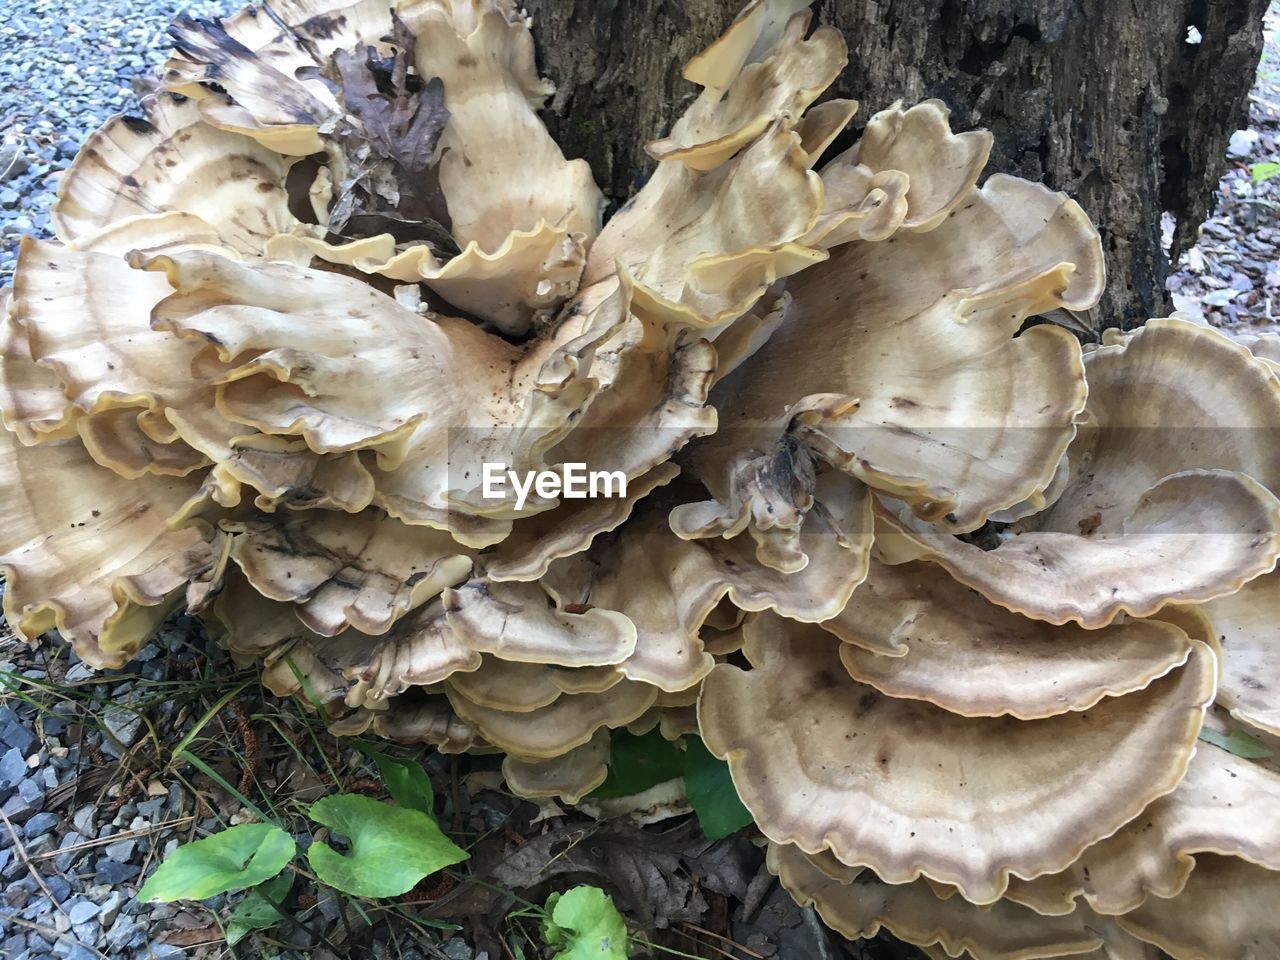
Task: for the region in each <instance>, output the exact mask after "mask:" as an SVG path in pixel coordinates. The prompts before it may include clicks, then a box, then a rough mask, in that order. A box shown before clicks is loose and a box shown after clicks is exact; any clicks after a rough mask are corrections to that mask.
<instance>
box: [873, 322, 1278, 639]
mask: <svg viewBox="0 0 1280 960" xmlns="http://www.w3.org/2000/svg"><path fill="white" fill-rule="evenodd" d="M1086 368H1087V370H1088V376H1089V402H1088V407H1087V415H1088V422H1087V423H1086V424H1085V425H1083V426H1082V427H1081V431H1080V436H1079V438H1078V439H1077V441H1076V442H1075V444H1073V446H1072V450H1071V453H1070V456H1069V461H1070V468H1071V470H1072V472H1073V477H1072V480H1071V481H1070V482H1069V483H1068V484H1067V486H1066V488H1065V489H1064V490H1063V491H1062V493H1061V495H1060V496H1059V498H1058V499H1057V501H1056V502H1055V503H1054V505H1053V506H1052V507H1051V508H1049V509H1047V510H1045V511H1044V512H1043V513H1041V514H1038V515H1037V516H1036V517H1034V518H1029V519H1028V520H1027V521H1024V522H1023V524H1022V526H1021V528H1020V529H1022V530H1023V532H1021V533H1020V534H1019V535H1017V536H1014V537H1012V538H1011V539H1009V540H1007V541H1005V542H1004V543H1002V544H1001V545H1000V546H999V547H997V548H996V549H994V550H990V551H983V550H981V549H980V548H978V547H976V546H973V545H971V544H967V543H964V542H961V541H959V540H956V539H954V538H951V537H947V536H945V535H943V534H942V533H941V532H940V531H938V530H936V529H933V528H930V527H928V526H926V525H924V524H922V523H920V522H919V521H917V520H915V519H914V518H912V517H910V516H908V515H906V513H905V512H904V511H901V510H899V511H896V514H897V515H896V517H895V518H893V522H894V523H895V524H896V525H897V526H898V528H899V529H900V530H902V531H904V532H906V533H907V534H908V537H909V539H911V540H912V541H913V542H914V543H915V544H916V545H917V546H918V547H920V548H922V549H923V550H924V552H925V553H926V555H929V556H932V557H934V558H936V559H937V560H938V562H940V563H942V564H943V565H944V566H945V567H946V568H947V569H948V570H950V571H951V573H952V574H953V575H954V576H955V577H956V579H958V580H960V581H961V582H962V583H965V584H968V585H969V586H971V587H973V588H974V589H976V590H978V591H980V592H981V593H983V594H984V595H985V596H987V597H988V598H989V599H991V600H992V601H994V602H995V603H998V604H1000V605H1001V606H1005V607H1008V608H1009V609H1012V610H1016V611H1018V612H1020V613H1023V614H1025V615H1027V616H1030V617H1034V618H1036V619H1041V620H1048V621H1050V622H1052V623H1065V622H1067V621H1069V620H1076V621H1078V622H1080V623H1081V624H1083V625H1084V626H1086V627H1091V628H1092V627H1098V626H1101V625H1103V624H1105V623H1108V622H1110V621H1111V620H1112V619H1114V617H1115V616H1116V615H1117V614H1119V613H1120V612H1121V611H1124V612H1127V613H1130V614H1132V615H1134V616H1148V615H1150V614H1151V613H1153V612H1155V611H1156V610H1159V609H1160V608H1161V607H1162V606H1164V605H1165V604H1166V603H1170V602H1179V603H1194V602H1198V601H1204V600H1210V599H1213V598H1215V597H1220V596H1223V595H1226V594H1230V593H1232V592H1234V591H1235V590H1237V589H1239V587H1240V586H1242V585H1243V584H1244V583H1247V582H1248V581H1249V580H1251V579H1253V578H1254V577H1256V576H1258V575H1260V574H1262V573H1264V572H1266V571H1269V570H1270V569H1271V568H1272V567H1273V566H1274V565H1275V561H1276V557H1277V555H1280V513H1277V508H1278V507H1280V501H1277V499H1276V497H1275V496H1274V493H1273V492H1271V491H1274V490H1280V444H1278V443H1277V442H1276V438H1277V437H1280V378H1277V377H1276V375H1275V374H1274V373H1273V372H1272V370H1271V369H1270V368H1269V367H1268V366H1267V365H1266V364H1264V363H1263V362H1261V361H1259V360H1256V359H1254V358H1253V357H1252V356H1251V355H1250V354H1249V352H1248V351H1247V350H1246V349H1245V348H1243V347H1241V346H1239V345H1237V344H1235V343H1232V341H1231V340H1230V339H1228V338H1227V337H1225V336H1223V335H1222V334H1220V333H1217V332H1216V331H1214V330H1212V329H1210V328H1208V327H1201V326H1198V325H1196V324H1193V323H1188V322H1186V321H1183V320H1176V319H1168V320H1152V321H1150V322H1149V323H1148V324H1147V325H1146V326H1145V327H1143V328H1141V329H1140V330H1138V331H1135V332H1134V333H1132V334H1130V335H1129V336H1127V337H1126V338H1124V339H1123V340H1122V341H1119V342H1116V343H1113V344H1112V345H1109V346H1103V347H1100V348H1098V349H1096V350H1094V351H1093V352H1091V353H1090V354H1089V356H1088V358H1087V359H1086Z"/></svg>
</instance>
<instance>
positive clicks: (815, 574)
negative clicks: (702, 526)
mask: <svg viewBox="0 0 1280 960" xmlns="http://www.w3.org/2000/svg"><path fill="white" fill-rule="evenodd" d="M818 495H819V497H820V499H821V501H822V502H824V504H825V505H826V506H825V507H824V509H823V510H821V511H814V512H813V513H811V514H810V515H809V517H808V518H807V519H806V525H805V528H804V530H803V531H802V532H801V538H802V541H801V542H802V543H803V544H804V545H805V547H806V548H807V549H808V550H809V557H810V559H809V562H808V564H807V566H805V567H804V569H803V570H802V571H801V572H798V573H792V574H780V573H779V572H778V571H777V570H775V569H772V568H770V567H766V566H764V565H762V564H761V563H759V562H758V561H757V560H756V557H755V552H754V550H753V549H752V545H751V544H750V543H749V542H747V541H746V540H745V538H742V539H733V540H702V541H687V540H681V539H680V538H678V537H676V536H675V535H674V534H672V533H671V531H670V530H669V529H668V527H667V524H666V517H665V513H666V510H665V505H654V506H653V507H642V508H641V512H640V513H638V514H637V516H635V517H633V518H632V520H631V521H630V522H629V523H628V524H627V526H626V527H625V528H623V530H622V532H621V535H620V536H618V537H616V538H607V539H606V538H602V539H600V540H598V541H597V542H596V544H594V545H593V546H592V548H591V549H590V550H588V551H586V552H585V553H580V554H577V555H575V556H572V557H567V558H565V559H563V560H558V561H556V562H555V563H553V564H552V565H551V567H550V568H549V569H548V571H547V574H546V576H545V577H544V583H545V584H546V586H547V588H548V590H550V592H551V593H552V594H553V595H554V596H555V597H556V599H557V601H558V603H559V604H560V605H561V607H566V606H568V605H572V604H590V605H591V606H592V607H594V608H597V609H605V610H614V611H617V612H619V613H621V614H625V615H626V617H627V619H628V620H629V621H630V622H631V623H634V624H635V628H636V631H637V634H638V640H637V643H636V649H635V652H634V653H633V654H632V655H631V656H630V657H629V658H628V659H627V660H626V661H625V663H623V664H622V666H621V669H622V670H623V672H624V673H625V674H626V675H627V676H628V677H630V678H631V679H633V680H643V681H645V682H647V683H652V684H655V685H657V686H658V687H661V688H662V689H663V690H666V691H678V690H685V689H688V688H689V687H692V686H693V685H694V684H696V683H697V682H698V681H699V680H701V679H702V678H703V677H704V676H706V674H707V672H708V671H710V669H711V668H712V666H714V659H713V658H712V656H711V655H710V654H709V653H707V652H706V651H705V650H704V649H703V645H702V642H701V640H700V639H699V635H700V632H701V629H702V625H703V624H704V623H705V622H706V620H707V618H708V617H709V616H710V615H711V612H712V610H714V609H715V607H716V605H717V604H718V603H720V601H721V600H722V599H723V598H725V597H728V598H729V600H730V601H731V602H732V603H733V604H734V605H735V606H737V607H739V608H741V609H743V610H768V609H772V610H777V611H778V612H779V613H781V614H782V615H783V616H787V617H794V618H796V619H798V620H805V621H810V622H813V621H819V620H826V619H828V618H829V617H830V616H831V615H833V614H835V613H837V612H839V610H840V609H841V608H842V607H843V606H844V605H845V603H846V602H847V601H848V599H849V597H850V595H851V594H852V593H853V592H854V589H855V588H856V587H857V585H858V584H859V583H861V582H862V579H863V577H864V576H866V572H867V565H868V563H869V562H870V546H871V525H870V515H869V513H868V505H869V498H868V495H867V491H866V489H865V488H864V487H863V486H862V485H861V484H859V483H858V482H857V481H855V480H852V479H850V478H848V477H846V476H844V475H842V474H835V473H831V474H827V475H825V476H824V477H823V478H822V479H821V480H820V481H819V488H818Z"/></svg>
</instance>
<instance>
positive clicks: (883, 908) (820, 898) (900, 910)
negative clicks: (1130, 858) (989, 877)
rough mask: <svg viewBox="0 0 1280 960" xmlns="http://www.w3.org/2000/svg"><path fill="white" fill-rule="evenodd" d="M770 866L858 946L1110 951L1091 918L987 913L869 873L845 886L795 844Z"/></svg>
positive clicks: (919, 884)
mask: <svg viewBox="0 0 1280 960" xmlns="http://www.w3.org/2000/svg"><path fill="white" fill-rule="evenodd" d="M768 865H769V870H770V871H771V872H772V873H774V874H775V875H777V877H778V879H779V880H780V881H781V882H782V886H783V887H784V888H786V891H787V892H788V893H790V894H791V896H792V897H794V898H795V900H796V902H797V903H799V904H800V905H801V906H809V905H811V904H812V905H813V906H815V907H816V908H817V910H818V913H819V914H820V915H821V916H822V919H823V920H824V921H825V922H826V923H827V925H828V926H830V927H831V928H832V929H834V930H836V931H837V932H838V933H841V934H843V935H844V936H846V937H849V938H850V939H853V940H856V939H858V938H860V937H873V936H875V935H876V933H878V932H879V930H880V929H881V927H883V928H884V929H886V930H888V931H889V932H891V933H892V934H893V935H894V936H896V937H898V938H899V939H902V940H905V941H907V942H908V943H914V944H919V945H921V946H930V945H932V944H938V945H939V946H941V947H942V949H943V950H944V951H945V953H946V955H947V956H948V957H951V956H961V955H962V954H963V953H964V952H965V951H968V953H969V955H970V956H972V957H973V958H975V960H1029V958H1038V957H1056V956H1058V955H1060V954H1070V955H1075V954H1082V953H1088V952H1089V951H1091V950H1094V949H1097V948H1098V947H1101V946H1102V944H1103V937H1102V936H1100V935H1098V934H1097V933H1095V932H1093V931H1092V930H1091V929H1089V926H1088V919H1089V918H1088V917H1087V915H1085V914H1076V915H1073V916H1068V917H1042V916H1040V915H1038V914H1037V913H1035V912H1034V911H1032V910H1028V909H1027V908H1026V907H1020V906H1018V905H1017V904H1014V903H1010V902H1008V901H1007V900H999V901H997V902H996V903H995V904H993V905H992V906H990V907H986V908H982V907H977V906H974V905H973V904H972V903H969V902H968V901H966V900H965V899H963V898H962V897H948V898H947V899H945V900H940V899H939V898H938V897H937V896H935V895H934V892H933V890H932V889H931V888H930V887H929V885H928V884H927V883H925V882H924V881H923V880H916V881H914V882H910V883H904V884H888V883H884V882H883V881H881V880H880V879H879V878H877V877H875V876H874V875H872V874H870V873H868V872H866V871H863V872H862V873H860V874H858V875H857V876H856V877H853V878H851V879H849V880H846V881H842V880H840V879H837V878H834V877H832V876H829V875H828V874H827V873H826V872H824V871H823V870H822V869H820V868H819V867H818V866H817V865H816V864H815V863H814V862H813V861H812V860H811V859H810V858H809V857H807V856H806V855H805V854H804V853H802V852H801V851H800V849H799V848H798V847H794V846H792V845H790V844H777V843H771V844H769V854H768Z"/></svg>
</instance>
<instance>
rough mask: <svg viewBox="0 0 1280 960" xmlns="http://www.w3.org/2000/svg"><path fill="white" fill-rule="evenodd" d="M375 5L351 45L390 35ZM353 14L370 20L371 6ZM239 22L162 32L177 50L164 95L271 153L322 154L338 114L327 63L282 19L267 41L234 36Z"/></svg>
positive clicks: (386, 10)
mask: <svg viewBox="0 0 1280 960" xmlns="http://www.w3.org/2000/svg"><path fill="white" fill-rule="evenodd" d="M315 6H317V7H319V6H320V5H319V4H316V5H315ZM378 6H381V11H380V12H381V16H380V17H377V16H375V17H368V16H366V17H365V18H364V22H363V23H362V26H364V27H365V29H366V30H368V31H369V32H366V33H363V34H362V35H359V36H352V37H350V40H351V43H350V46H353V47H355V46H360V45H362V44H363V43H364V42H367V41H371V40H377V39H378V38H380V37H381V36H383V35H384V34H386V33H389V32H390V30H391V16H390V5H389V4H385V3H384V4H380V5H378ZM355 9H358V10H360V11H361V12H364V13H366V14H370V13H373V12H374V10H375V5H374V4H373V3H364V4H361V5H359V6H356V7H355ZM272 13H273V14H275V16H277V17H279V14H278V13H276V12H275V11H274V10H273V11H272ZM316 16H323V14H322V13H320V12H317V14H316ZM245 19H246V18H245V17H243V16H239V17H236V18H233V19H232V21H231V23H230V24H224V23H223V22H222V21H220V20H199V19H193V18H191V17H179V18H178V19H177V20H175V21H174V23H173V25H172V26H171V27H170V28H169V33H170V36H172V37H173V39H174V43H175V47H176V49H175V52H174V53H173V55H172V56H171V57H170V58H169V61H168V62H167V63H166V64H165V67H164V73H163V81H164V86H165V89H167V90H170V91H172V92H173V93H178V94H182V95H184V96H188V97H191V98H193V99H194V100H195V101H196V102H197V105H198V107H199V110H200V113H201V115H202V117H203V119H204V121H205V122H206V123H208V124H210V125H211V126H213V127H217V128H220V129H223V130H229V131H231V132H234V133H241V134H244V135H246V136H249V137H252V138H253V139H254V140H256V141H258V142H259V143H261V144H262V145H263V146H265V147H268V148H269V149H271V150H274V151H276V152H277V153H282V154H285V155H287V156H298V157H305V156H307V155H309V154H313V153H319V152H322V151H323V150H324V149H325V142H324V139H323V138H322V137H321V136H320V128H321V126H322V125H323V126H325V127H328V128H332V127H333V125H334V122H335V121H336V120H337V119H338V118H339V117H340V116H341V114H342V110H341V108H340V106H339V104H338V102H337V100H336V99H335V97H334V95H333V93H332V92H331V91H330V90H329V88H328V87H327V86H325V84H324V82H323V81H322V80H321V79H320V78H319V76H318V73H319V68H320V67H322V66H323V65H324V63H325V60H326V59H327V58H326V57H325V56H324V55H322V54H321V53H320V51H319V50H318V49H317V48H316V47H315V45H314V44H310V45H309V44H308V43H307V41H306V40H304V39H303V37H302V36H300V35H299V34H297V33H295V32H294V31H293V30H292V29H289V27H291V26H293V25H292V24H287V21H284V20H281V21H280V22H279V24H278V29H277V31H276V32H275V33H274V35H271V36H270V37H269V38H268V37H267V36H264V35H262V34H261V33H260V32H259V31H257V30H252V29H251V30H249V31H241V30H237V21H239V22H241V23H243V22H244V21H245ZM344 21H345V17H344ZM241 32H245V33H247V34H248V36H246V37H245V39H247V40H249V41H250V42H254V41H258V42H261V43H262V44H263V45H262V46H260V47H257V48H256V49H255V48H253V47H250V46H249V45H247V44H246V43H245V42H244V40H242V39H240V38H239V37H237V34H238V33H241ZM308 71H309V72H310V74H311V75H310V76H308V75H307V73H308Z"/></svg>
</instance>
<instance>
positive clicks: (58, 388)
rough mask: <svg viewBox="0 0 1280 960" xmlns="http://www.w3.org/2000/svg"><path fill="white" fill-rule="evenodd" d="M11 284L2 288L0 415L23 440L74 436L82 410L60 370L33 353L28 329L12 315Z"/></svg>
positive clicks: (9, 428)
mask: <svg viewBox="0 0 1280 960" xmlns="http://www.w3.org/2000/svg"><path fill="white" fill-rule="evenodd" d="M12 291H13V288H12V287H5V288H4V289H3V290H2V291H0V357H3V358H4V359H3V362H2V363H0V417H2V418H3V420H4V426H5V429H7V430H10V431H12V432H13V433H15V434H16V435H17V436H18V439H19V440H21V441H22V442H23V443H24V444H28V445H30V444H34V443H40V442H41V441H42V440H61V439H65V438H67V437H71V436H75V433H76V423H75V421H76V418H77V415H78V413H79V411H78V410H77V409H76V408H75V406H74V405H73V404H72V403H71V401H69V400H68V399H67V396H66V394H65V393H64V392H63V390H62V382H61V381H60V380H59V379H58V376H57V374H55V373H54V372H53V371H52V370H50V369H48V368H47V367H42V366H39V365H38V364H37V363H36V362H35V359H34V358H33V357H32V356H31V347H30V344H29V343H28V342H27V333H26V330H24V329H23V328H22V327H20V326H19V325H18V322H17V321H16V320H14V318H13V317H12V316H11V315H10V313H9V310H8V306H9V300H10V296H11V294H12Z"/></svg>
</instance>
